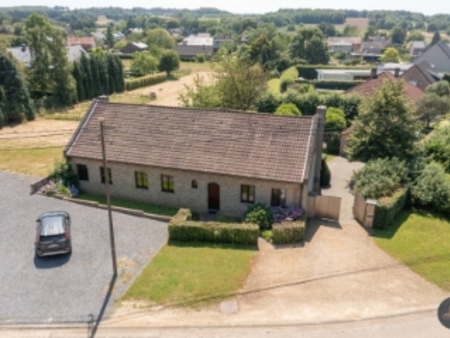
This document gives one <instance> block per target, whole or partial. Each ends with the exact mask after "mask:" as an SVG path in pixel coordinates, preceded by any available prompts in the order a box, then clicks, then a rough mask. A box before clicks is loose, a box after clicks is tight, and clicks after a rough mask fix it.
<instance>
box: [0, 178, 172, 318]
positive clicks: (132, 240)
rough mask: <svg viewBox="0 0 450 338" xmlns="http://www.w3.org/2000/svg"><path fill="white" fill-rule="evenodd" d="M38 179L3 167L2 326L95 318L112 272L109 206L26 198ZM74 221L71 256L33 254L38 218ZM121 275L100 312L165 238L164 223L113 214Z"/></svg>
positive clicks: (0, 198)
mask: <svg viewBox="0 0 450 338" xmlns="http://www.w3.org/2000/svg"><path fill="white" fill-rule="evenodd" d="M35 180H36V178H33V177H30V176H25V175H17V174H12V173H7V172H4V171H0V182H1V189H0V201H1V202H0V281H1V287H0V324H6V323H11V324H12V323H40V322H46V323H48V322H75V321H87V320H88V319H89V315H90V314H92V315H94V316H95V317H96V316H98V315H99V313H100V311H101V309H102V307H103V306H104V302H105V299H107V293H108V288H109V285H110V281H111V277H112V262H111V251H110V237H109V230H108V216H107V211H106V210H102V209H97V208H92V207H88V206H83V205H79V204H75V203H70V202H67V201H63V200H58V199H55V198H49V197H45V196H40V195H30V186H29V185H30V183H32V182H33V181H35ZM48 210H64V211H67V212H68V213H69V214H70V216H71V219H72V254H71V255H65V256H53V257H51V256H50V257H45V258H35V255H34V240H35V237H36V232H35V230H36V223H35V221H36V218H37V217H38V216H39V214H40V213H42V212H44V211H48ZM113 220H114V230H115V239H116V250H117V260H118V267H119V277H118V279H117V281H116V283H115V284H114V285H115V286H114V290H113V292H112V295H111V298H110V301H109V303H108V306H107V307H106V312H105V315H107V314H108V312H110V311H111V310H112V308H113V304H114V300H115V299H117V298H118V297H119V296H120V295H121V294H122V293H123V292H124V291H125V289H126V288H127V286H128V285H130V283H131V282H132V281H133V280H134V278H135V277H136V276H137V275H138V274H139V272H140V271H141V270H142V268H143V267H144V266H145V265H146V264H147V263H148V262H149V260H150V259H151V257H152V256H153V255H154V254H155V253H156V252H157V251H158V250H159V249H160V248H161V246H162V245H163V244H164V243H165V242H166V240H167V236H168V233H167V224H165V223H162V222H157V221H153V220H150V219H147V218H140V217H134V216H129V215H125V214H120V213H113Z"/></svg>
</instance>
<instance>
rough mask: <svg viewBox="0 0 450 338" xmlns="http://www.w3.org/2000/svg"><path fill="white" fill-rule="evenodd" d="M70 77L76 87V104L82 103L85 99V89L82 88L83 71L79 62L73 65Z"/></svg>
mask: <svg viewBox="0 0 450 338" xmlns="http://www.w3.org/2000/svg"><path fill="white" fill-rule="evenodd" d="M72 76H73V78H74V79H75V82H76V86H77V100H78V102H83V101H84V100H86V99H87V96H86V89H85V88H84V79H83V77H84V70H83V66H82V65H81V62H80V61H79V60H77V61H75V62H74V63H73V71H72Z"/></svg>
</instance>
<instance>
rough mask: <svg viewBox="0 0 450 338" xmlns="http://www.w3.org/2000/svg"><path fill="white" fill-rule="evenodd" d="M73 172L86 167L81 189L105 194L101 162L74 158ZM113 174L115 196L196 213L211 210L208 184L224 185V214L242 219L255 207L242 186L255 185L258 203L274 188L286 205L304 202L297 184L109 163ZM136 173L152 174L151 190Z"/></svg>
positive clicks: (267, 199)
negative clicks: (168, 181) (167, 188)
mask: <svg viewBox="0 0 450 338" xmlns="http://www.w3.org/2000/svg"><path fill="white" fill-rule="evenodd" d="M70 162H71V164H72V166H73V169H74V170H75V171H76V164H83V165H86V166H87V168H88V173H89V181H80V186H81V189H82V190H83V191H85V192H87V193H90V194H97V195H102V194H104V193H105V188H104V185H103V184H102V183H101V177H100V169H99V168H100V166H102V164H101V161H96V160H86V159H78V158H71V160H70ZM108 167H109V168H111V171H112V181H113V184H112V185H111V186H110V189H111V195H112V196H113V197H119V198H124V199H129V200H137V201H143V202H148V203H152V204H158V205H167V206H173V207H187V208H190V209H192V210H194V211H198V212H205V211H207V210H208V184H209V183H217V184H218V185H219V186H220V210H221V212H222V213H224V214H228V215H233V216H238V217H241V216H242V215H243V214H244V213H245V211H246V210H247V207H248V206H249V205H251V204H249V203H243V202H241V198H240V197H241V196H240V194H241V184H248V185H254V186H255V202H256V203H257V202H261V203H265V204H266V205H270V200H271V192H272V189H273V188H274V189H285V190H286V204H288V205H295V206H299V205H301V204H303V203H301V198H302V196H301V193H302V192H301V185H300V184H294V183H284V182H272V181H266V180H258V179H250V178H240V177H233V176H225V175H215V174H205V173H200V172H189V171H182V170H173V169H162V168H152V167H144V166H138V165H131V164H123V163H114V162H109V163H108ZM135 171H142V172H145V173H147V175H148V185H149V187H148V189H142V188H136V183H135V174H134V172H135ZM161 175H172V176H173V180H174V186H175V189H174V190H175V191H174V193H170V192H163V191H162V189H161ZM192 180H197V183H198V188H197V189H194V188H192V187H191V182H192Z"/></svg>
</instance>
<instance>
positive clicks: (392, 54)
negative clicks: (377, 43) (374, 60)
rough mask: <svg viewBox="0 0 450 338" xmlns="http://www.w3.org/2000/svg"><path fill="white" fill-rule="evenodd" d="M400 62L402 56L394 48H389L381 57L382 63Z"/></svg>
mask: <svg viewBox="0 0 450 338" xmlns="http://www.w3.org/2000/svg"><path fill="white" fill-rule="evenodd" d="M399 61H400V55H399V54H398V51H397V49H395V48H394V47H389V48H387V49H386V50H385V51H384V53H383V55H382V56H381V62H383V63H386V62H399Z"/></svg>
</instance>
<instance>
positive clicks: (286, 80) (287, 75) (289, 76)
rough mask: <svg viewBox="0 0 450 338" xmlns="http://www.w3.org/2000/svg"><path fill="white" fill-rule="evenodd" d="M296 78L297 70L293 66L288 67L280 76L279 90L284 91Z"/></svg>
mask: <svg viewBox="0 0 450 338" xmlns="http://www.w3.org/2000/svg"><path fill="white" fill-rule="evenodd" d="M297 78H298V72H297V70H296V69H295V68H294V67H291V68H288V69H286V70H285V71H284V72H283V75H281V77H280V92H281V93H284V92H285V91H286V90H287V89H288V87H289V86H290V85H292V84H293V83H295V80H297Z"/></svg>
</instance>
